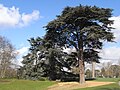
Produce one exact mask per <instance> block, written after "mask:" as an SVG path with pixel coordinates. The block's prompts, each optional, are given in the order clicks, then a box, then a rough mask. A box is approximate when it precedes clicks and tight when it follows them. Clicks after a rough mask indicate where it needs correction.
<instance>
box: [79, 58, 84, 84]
mask: <svg viewBox="0 0 120 90" xmlns="http://www.w3.org/2000/svg"><path fill="white" fill-rule="evenodd" d="M79 68H80V74H79V76H80V80H79V82H80V84H84V83H85V73H84V72H85V70H84V61H83V60H79Z"/></svg>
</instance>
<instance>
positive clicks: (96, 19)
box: [45, 5, 114, 84]
mask: <svg viewBox="0 0 120 90" xmlns="http://www.w3.org/2000/svg"><path fill="white" fill-rule="evenodd" d="M111 12H112V10H111V9H109V8H99V7H96V6H93V7H91V6H82V5H80V6H76V7H66V8H65V9H64V10H63V11H62V14H61V15H58V16H57V18H56V19H55V20H53V21H51V22H49V23H48V25H47V26H46V31H47V33H46V35H45V37H46V38H45V39H46V40H48V41H51V43H52V44H54V45H58V46H60V47H66V46H67V47H68V48H72V47H74V48H75V49H76V52H77V57H78V60H79V70H80V72H79V75H80V83H81V84H82V83H85V71H84V68H85V65H84V62H85V60H84V55H83V53H84V51H87V52H89V51H91V50H94V51H96V49H102V46H103V41H108V42H112V41H113V38H114V37H113V33H112V32H111V29H112V28H111V27H110V25H111V24H112V23H113V21H112V20H109V18H110V17H111Z"/></svg>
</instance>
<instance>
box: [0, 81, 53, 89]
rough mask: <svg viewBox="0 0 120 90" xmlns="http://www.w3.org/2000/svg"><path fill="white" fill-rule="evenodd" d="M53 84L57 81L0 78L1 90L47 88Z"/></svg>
mask: <svg viewBox="0 0 120 90" xmlns="http://www.w3.org/2000/svg"><path fill="white" fill-rule="evenodd" d="M53 84H55V82H51V81H30V80H16V79H11V80H10V79H3V80H0V90H46V89H47V87H48V86H50V85H53Z"/></svg>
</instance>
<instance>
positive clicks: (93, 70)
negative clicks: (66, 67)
mask: <svg viewBox="0 0 120 90" xmlns="http://www.w3.org/2000/svg"><path fill="white" fill-rule="evenodd" d="M92 78H95V62H94V61H92Z"/></svg>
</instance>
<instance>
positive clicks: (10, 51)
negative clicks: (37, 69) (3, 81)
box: [0, 36, 16, 78]
mask: <svg viewBox="0 0 120 90" xmlns="http://www.w3.org/2000/svg"><path fill="white" fill-rule="evenodd" d="M15 58H16V54H15V48H14V47H13V45H12V44H11V43H10V41H9V40H8V39H7V38H5V37H2V36H0V78H5V77H9V76H10V75H11V74H10V72H9V71H11V72H12V71H14V72H15V69H14V64H13V63H14V60H15Z"/></svg>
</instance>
